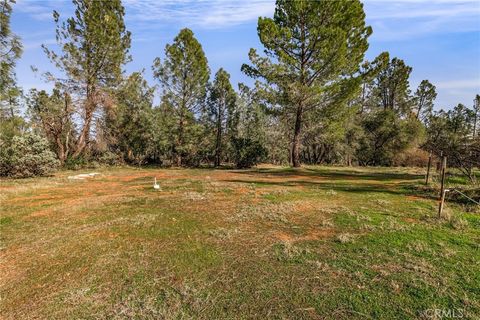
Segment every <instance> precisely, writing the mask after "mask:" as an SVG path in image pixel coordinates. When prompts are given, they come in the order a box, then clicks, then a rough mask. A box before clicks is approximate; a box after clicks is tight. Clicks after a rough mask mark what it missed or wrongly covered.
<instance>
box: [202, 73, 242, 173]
mask: <svg viewBox="0 0 480 320" xmlns="http://www.w3.org/2000/svg"><path fill="white" fill-rule="evenodd" d="M208 100H209V101H208V102H209V103H208V107H209V115H210V119H211V121H212V122H213V124H214V127H215V166H216V167H218V166H220V163H221V161H222V154H223V152H224V146H225V140H226V139H225V137H226V136H228V135H232V134H234V132H233V131H234V130H235V128H234V124H235V116H236V114H235V106H236V93H235V90H233V87H232V85H231V83H230V75H229V74H228V72H226V71H225V70H223V69H222V68H220V70H218V72H217V73H216V74H215V80H214V81H213V84H212V86H211V89H210V95H209V99H208Z"/></svg>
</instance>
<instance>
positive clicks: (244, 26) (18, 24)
mask: <svg viewBox="0 0 480 320" xmlns="http://www.w3.org/2000/svg"><path fill="white" fill-rule="evenodd" d="M123 3H124V6H125V8H126V16H125V20H126V25H127V28H128V30H130V31H131V32H132V47H131V54H132V56H133V61H132V62H131V63H129V64H128V65H127V67H126V69H127V72H132V71H138V70H141V69H145V75H146V78H147V79H149V80H150V81H151V83H154V81H153V79H152V75H151V65H152V62H153V59H154V58H155V57H157V56H160V57H163V51H164V47H165V45H166V44H167V43H170V42H171V41H172V39H173V38H174V37H175V35H176V34H177V33H178V31H179V30H180V29H181V28H184V27H188V28H191V29H192V30H193V31H194V33H195V35H196V37H197V39H198V40H199V41H200V42H201V44H202V46H203V48H204V50H205V53H206V56H207V58H208V61H209V64H210V68H211V71H212V75H213V74H214V73H215V72H216V71H217V70H218V68H220V67H223V68H225V69H226V70H227V71H228V72H230V74H231V80H232V83H233V84H236V83H238V82H245V83H251V80H250V79H249V78H247V77H246V76H245V75H243V74H242V73H241V72H240V67H241V65H242V63H245V62H248V50H249V49H250V48H251V47H255V48H260V49H261V44H260V42H259V40H258V36H257V31H256V26H257V19H258V17H259V16H272V15H273V11H274V0H236V1H234V0H206V1H195V0H124V1H123ZM364 4H365V11H366V14H367V23H368V24H369V25H371V26H372V27H373V35H372V36H371V37H370V40H369V42H370V48H369V50H368V52H367V55H366V58H367V59H370V60H371V59H373V58H374V57H375V56H377V55H378V54H379V53H380V52H382V51H389V52H390V53H391V56H392V57H393V56H397V57H399V58H401V59H404V60H405V62H406V63H407V64H408V65H410V66H412V67H413V72H412V75H411V88H412V91H413V90H415V88H416V86H417V85H418V83H419V82H420V81H421V80H422V79H429V80H430V81H431V82H432V83H433V84H435V85H436V86H437V92H438V98H437V101H436V108H440V107H442V108H451V107H453V106H455V105H456V104H457V103H463V104H466V105H468V106H471V105H472V100H473V98H474V96H475V94H477V93H480V0H466V1H452V0H450V1H444V0H430V1H415V0H400V1H395V0H366V1H364ZM53 9H55V10H57V11H58V12H59V13H60V15H61V17H64V18H66V17H68V16H70V15H71V14H72V13H73V10H74V8H73V5H72V3H71V1H69V0H17V4H16V5H15V6H14V14H13V17H12V28H13V30H14V32H15V33H17V34H18V35H19V36H20V37H21V38H22V41H23V44H24V54H23V56H22V58H21V60H20V61H19V62H18V65H17V76H18V81H19V85H20V86H22V87H23V88H24V89H27V90H28V89H29V88H33V87H36V88H45V89H48V88H50V85H49V84H46V83H44V82H43V80H42V79H41V78H40V77H39V76H38V75H35V74H34V73H33V72H32V71H31V68H30V66H32V65H34V66H36V67H37V68H38V69H39V70H41V71H54V70H55V69H54V67H53V66H52V65H51V64H50V63H49V61H48V60H47V59H46V57H45V54H44V53H43V51H42V49H41V48H40V45H41V44H42V43H44V44H46V45H48V46H49V47H51V48H55V24H54V22H53V18H52V10H53Z"/></svg>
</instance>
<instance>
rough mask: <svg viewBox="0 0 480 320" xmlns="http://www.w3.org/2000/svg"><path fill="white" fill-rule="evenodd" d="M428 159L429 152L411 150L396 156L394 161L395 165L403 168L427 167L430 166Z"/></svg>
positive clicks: (416, 149)
mask: <svg viewBox="0 0 480 320" xmlns="http://www.w3.org/2000/svg"><path fill="white" fill-rule="evenodd" d="M428 157H429V154H428V152H426V151H424V150H422V149H419V148H410V149H408V150H405V151H403V152H400V153H399V154H398V155H396V156H395V157H394V159H393V165H394V166H401V167H426V166H427V165H428ZM432 165H433V163H432Z"/></svg>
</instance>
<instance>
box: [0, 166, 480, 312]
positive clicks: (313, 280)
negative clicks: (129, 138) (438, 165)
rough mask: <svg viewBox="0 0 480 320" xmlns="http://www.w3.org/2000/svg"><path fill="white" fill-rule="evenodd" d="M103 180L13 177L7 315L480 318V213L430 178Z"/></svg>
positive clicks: (386, 171)
mask: <svg viewBox="0 0 480 320" xmlns="http://www.w3.org/2000/svg"><path fill="white" fill-rule="evenodd" d="M101 173H102V175H101V176H100V177H96V178H93V179H90V180H84V181H78V180H69V179H67V176H70V175H74V174H77V173H76V172H73V171H65V172H60V173H58V174H57V175H55V176H54V177H45V178H34V179H25V180H3V181H0V191H1V196H0V201H1V206H0V240H1V246H0V248H1V250H0V258H1V262H2V263H1V265H0V269H1V270H0V274H1V275H2V276H1V287H0V294H1V300H0V314H1V316H2V318H5V319H39V318H40V319H67V318H68V319H70V318H74V319H110V318H115V319H164V318H165V319H184V318H186V319H189V318H197V319H234V318H235V319H237V318H241V319H252V318H255V319H263V318H273V319H285V318H289V319H293V318H295V319H296V318H299V319H377V318H381V319H412V318H413V319H417V318H418V319H425V318H434V317H431V315H432V313H428V310H432V309H439V310H445V311H448V310H456V311H457V312H458V310H461V314H462V315H463V318H464V319H478V318H480V216H479V214H478V210H477V211H476V212H477V213H475V210H472V207H470V208H468V212H467V210H466V209H467V208H466V207H465V206H462V205H458V204H455V203H447V205H446V212H445V217H443V218H442V219H437V218H436V215H437V204H438V203H437V200H436V199H435V194H436V193H435V190H434V188H435V187H436V184H435V182H434V183H433V189H432V188H430V189H425V188H423V187H422V183H423V172H422V171H421V170H418V169H401V168H341V167H306V168H303V169H291V168H274V167H268V168H259V169H252V170H245V171H239V170H210V169H197V170H194V169H185V170H166V169H155V168H143V169H138V168H107V169H103V170H102V171H101ZM155 176H156V177H157V179H158V181H159V183H160V185H161V188H162V189H161V191H155V190H154V189H153V187H152V184H153V177H155ZM449 179H450V178H449ZM449 181H450V182H449V183H450V184H462V183H463V180H462V178H461V177H457V176H452V177H451V179H450V180H449ZM426 312H427V313H426Z"/></svg>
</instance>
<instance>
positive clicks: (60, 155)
mask: <svg viewBox="0 0 480 320" xmlns="http://www.w3.org/2000/svg"><path fill="white" fill-rule="evenodd" d="M55 141H56V143H57V157H58V160H60V164H61V165H62V166H63V164H64V163H65V160H66V158H67V157H66V153H65V147H64V146H63V142H62V139H61V136H60V135H57V137H56V138H55Z"/></svg>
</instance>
